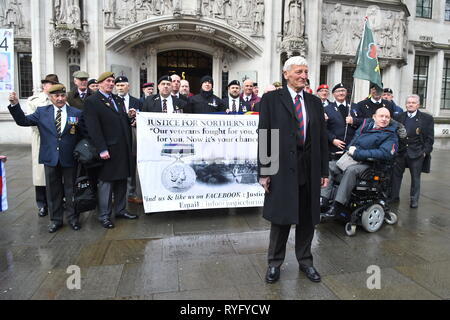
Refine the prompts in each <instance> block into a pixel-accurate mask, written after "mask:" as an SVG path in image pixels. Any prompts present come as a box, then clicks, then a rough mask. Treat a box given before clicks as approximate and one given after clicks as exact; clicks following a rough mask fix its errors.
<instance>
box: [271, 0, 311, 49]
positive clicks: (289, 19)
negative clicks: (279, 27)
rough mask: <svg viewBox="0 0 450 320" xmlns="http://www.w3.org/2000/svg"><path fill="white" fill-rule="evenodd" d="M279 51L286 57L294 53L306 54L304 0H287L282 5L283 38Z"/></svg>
mask: <svg viewBox="0 0 450 320" xmlns="http://www.w3.org/2000/svg"><path fill="white" fill-rule="evenodd" d="M278 47H279V51H280V52H281V53H286V54H287V56H288V57H291V56H293V55H294V54H299V55H301V56H306V52H307V40H306V37H305V3H304V0H289V1H286V2H285V7H284V25H283V39H282V41H281V43H280V44H279V46H278Z"/></svg>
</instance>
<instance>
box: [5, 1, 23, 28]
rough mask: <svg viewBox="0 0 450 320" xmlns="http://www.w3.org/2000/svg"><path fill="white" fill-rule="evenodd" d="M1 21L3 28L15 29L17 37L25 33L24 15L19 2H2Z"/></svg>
mask: <svg viewBox="0 0 450 320" xmlns="http://www.w3.org/2000/svg"><path fill="white" fill-rule="evenodd" d="M0 2H1V3H0V19H1V25H2V27H5V28H8V29H14V33H15V34H16V35H21V34H22V33H23V31H24V23H23V15H22V9H21V5H22V3H20V2H19V1H18V0H9V1H8V2H7V3H5V1H0Z"/></svg>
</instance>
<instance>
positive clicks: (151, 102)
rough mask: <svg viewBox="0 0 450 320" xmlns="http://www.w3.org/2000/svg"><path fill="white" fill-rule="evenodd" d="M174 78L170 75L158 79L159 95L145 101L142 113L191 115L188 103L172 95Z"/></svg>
mask: <svg viewBox="0 0 450 320" xmlns="http://www.w3.org/2000/svg"><path fill="white" fill-rule="evenodd" d="M171 91H172V78H171V77H170V76H168V75H165V76H162V77H161V78H159V79H158V94H155V95H153V96H150V97H148V98H147V99H145V101H144V106H143V107H142V111H144V112H163V113H189V112H187V111H186V106H187V102H186V101H185V100H183V99H179V98H177V97H176V96H175V95H171Z"/></svg>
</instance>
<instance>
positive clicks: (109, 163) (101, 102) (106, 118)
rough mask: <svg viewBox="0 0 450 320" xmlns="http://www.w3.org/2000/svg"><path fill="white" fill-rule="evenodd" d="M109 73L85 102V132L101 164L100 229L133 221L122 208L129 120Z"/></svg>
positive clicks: (127, 166) (128, 153) (128, 172)
mask: <svg viewBox="0 0 450 320" xmlns="http://www.w3.org/2000/svg"><path fill="white" fill-rule="evenodd" d="M114 81H115V77H114V74H113V73H112V72H104V73H103V74H101V75H100V76H99V77H98V79H97V83H98V85H99V90H98V91H97V92H96V93H94V94H93V95H91V96H89V97H88V98H87V99H86V101H85V109H84V114H85V115H84V117H85V123H86V129H87V132H88V134H89V137H90V139H91V140H92V142H93V144H94V146H95V148H96V149H97V152H98V154H99V155H100V158H101V159H102V162H103V165H102V166H101V167H100V168H99V172H98V181H99V182H98V214H99V216H98V218H99V220H100V223H101V224H102V226H103V227H104V228H107V229H111V228H114V223H113V222H112V221H111V216H112V213H113V206H112V197H113V194H114V214H115V217H116V218H125V219H136V218H138V216H136V215H134V214H131V213H129V212H128V211H127V209H126V204H127V179H128V177H130V175H131V161H132V159H131V146H132V143H131V123H130V121H131V119H130V118H129V117H128V114H127V112H126V109H125V105H124V102H123V99H121V98H120V97H118V96H117V95H114V94H112V91H113V89H114V86H115V83H114Z"/></svg>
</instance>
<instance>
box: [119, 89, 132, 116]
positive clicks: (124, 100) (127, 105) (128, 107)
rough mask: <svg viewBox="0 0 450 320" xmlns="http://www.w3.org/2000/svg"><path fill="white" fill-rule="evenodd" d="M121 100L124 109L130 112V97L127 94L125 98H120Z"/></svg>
mask: <svg viewBox="0 0 450 320" xmlns="http://www.w3.org/2000/svg"><path fill="white" fill-rule="evenodd" d="M120 97H121V98H122V99H123V102H124V104H125V109H126V110H127V113H128V111H130V95H129V94H128V93H127V94H126V95H125V96H120Z"/></svg>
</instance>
